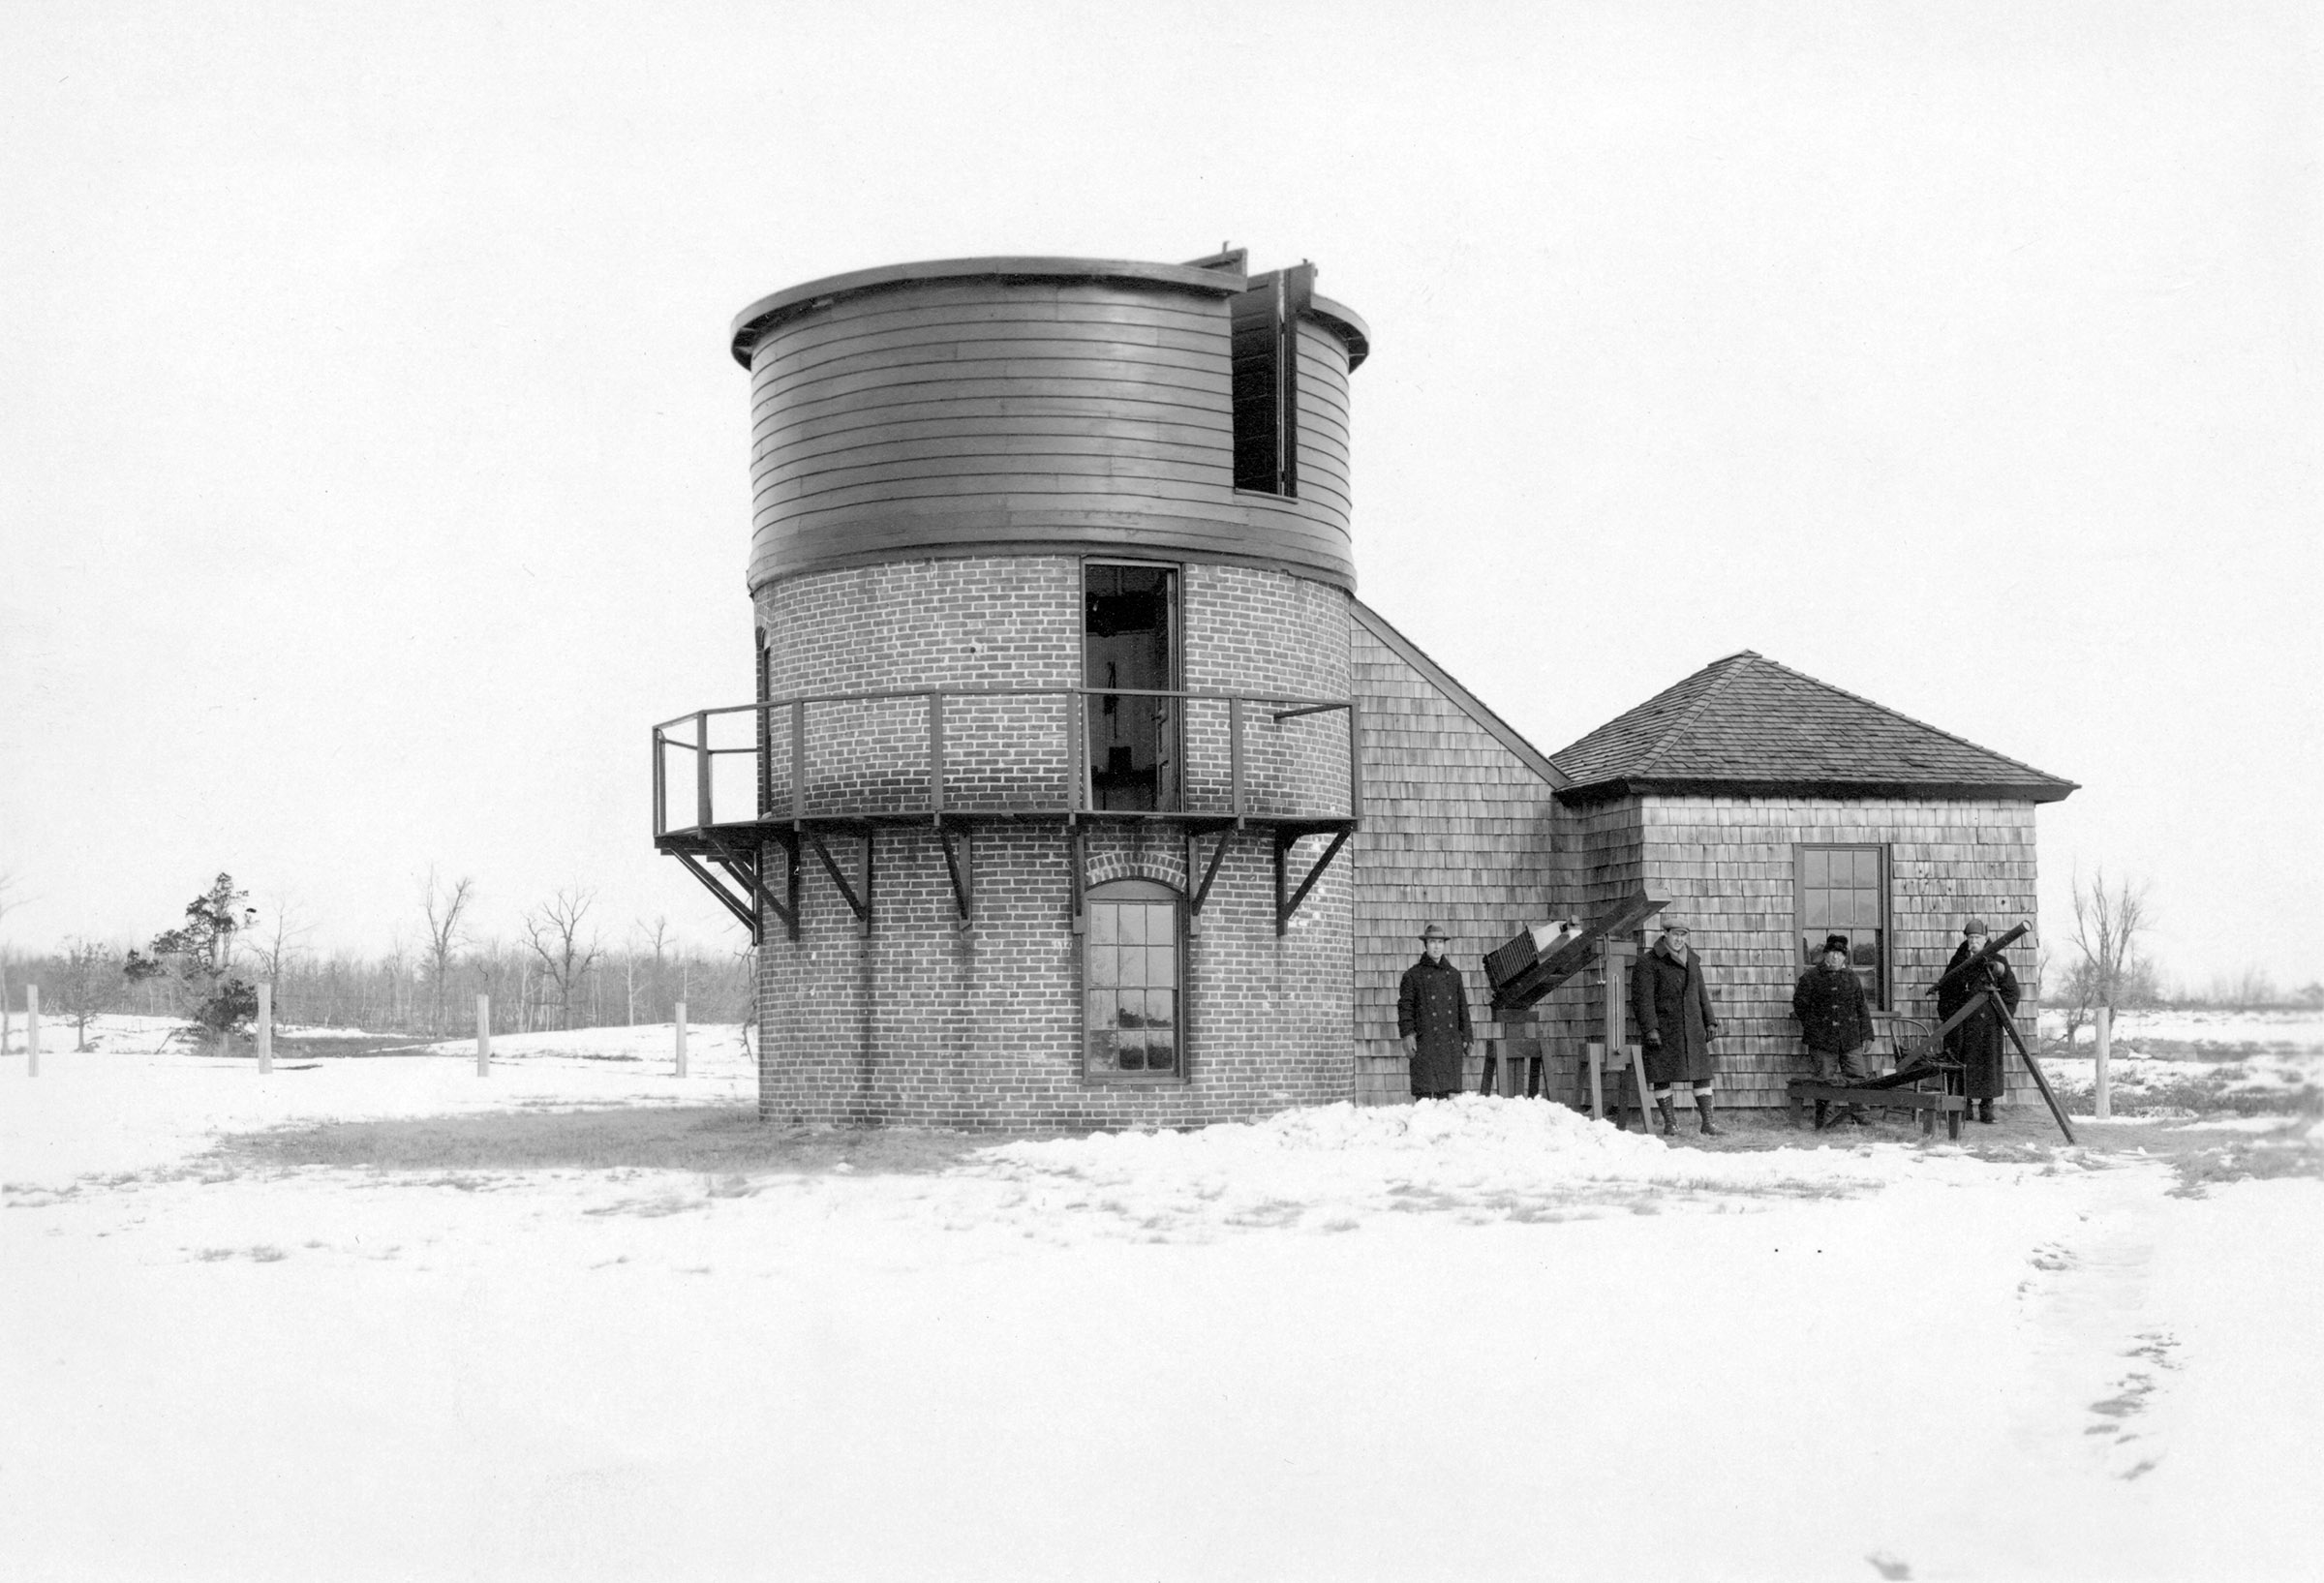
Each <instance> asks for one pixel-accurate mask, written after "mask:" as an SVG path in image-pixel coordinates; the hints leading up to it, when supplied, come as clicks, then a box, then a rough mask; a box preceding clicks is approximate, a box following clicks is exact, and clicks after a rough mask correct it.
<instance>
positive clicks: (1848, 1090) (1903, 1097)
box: [1785, 1078, 1969, 1141]
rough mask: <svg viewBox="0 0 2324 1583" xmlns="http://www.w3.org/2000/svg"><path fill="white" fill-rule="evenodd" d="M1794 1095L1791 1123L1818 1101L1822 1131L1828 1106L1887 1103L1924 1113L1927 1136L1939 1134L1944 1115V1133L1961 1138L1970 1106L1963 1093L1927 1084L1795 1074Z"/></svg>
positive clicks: (1791, 1091)
mask: <svg viewBox="0 0 2324 1583" xmlns="http://www.w3.org/2000/svg"><path fill="white" fill-rule="evenodd" d="M1785 1086H1786V1089H1787V1091H1788V1092H1789V1094H1790V1096H1791V1125H1793V1126H1794V1127H1796V1126H1798V1125H1799V1124H1800V1122H1801V1120H1802V1119H1803V1118H1804V1116H1805V1113H1806V1109H1807V1105H1808V1102H1809V1101H1811V1100H1813V1101H1814V1102H1815V1104H1816V1128H1817V1130H1818V1131H1819V1132H1820V1131H1822V1130H1823V1128H1824V1126H1825V1124H1826V1109H1827V1107H1829V1106H1833V1105H1885V1106H1894V1107H1901V1108H1903V1109H1906V1110H1911V1111H1918V1112H1919V1114H1920V1130H1921V1133H1922V1135H1923V1136H1924V1137H1930V1138H1934V1137H1935V1136H1936V1135H1937V1118H1938V1117H1939V1116H1940V1115H1942V1116H1943V1117H1944V1135H1945V1137H1947V1138H1949V1139H1953V1140H1955V1141H1958V1140H1959V1139H1960V1137H1961V1118H1962V1116H1963V1114H1964V1113H1965V1112H1966V1111H1968V1110H1969V1101H1968V1100H1966V1099H1964V1098H1962V1096H1960V1095H1959V1094H1946V1093H1940V1092H1935V1091H1933V1090H1930V1089H1927V1088H1907V1087H1903V1086H1898V1085H1891V1086H1881V1087H1867V1086H1865V1085H1864V1084H1862V1083H1841V1082H1819V1081H1817V1080H1816V1079H1814V1078H1793V1079H1792V1080H1791V1081H1790V1082H1789V1083H1788V1084H1786V1085H1785Z"/></svg>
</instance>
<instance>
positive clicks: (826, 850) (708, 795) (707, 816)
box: [654, 687, 1363, 944]
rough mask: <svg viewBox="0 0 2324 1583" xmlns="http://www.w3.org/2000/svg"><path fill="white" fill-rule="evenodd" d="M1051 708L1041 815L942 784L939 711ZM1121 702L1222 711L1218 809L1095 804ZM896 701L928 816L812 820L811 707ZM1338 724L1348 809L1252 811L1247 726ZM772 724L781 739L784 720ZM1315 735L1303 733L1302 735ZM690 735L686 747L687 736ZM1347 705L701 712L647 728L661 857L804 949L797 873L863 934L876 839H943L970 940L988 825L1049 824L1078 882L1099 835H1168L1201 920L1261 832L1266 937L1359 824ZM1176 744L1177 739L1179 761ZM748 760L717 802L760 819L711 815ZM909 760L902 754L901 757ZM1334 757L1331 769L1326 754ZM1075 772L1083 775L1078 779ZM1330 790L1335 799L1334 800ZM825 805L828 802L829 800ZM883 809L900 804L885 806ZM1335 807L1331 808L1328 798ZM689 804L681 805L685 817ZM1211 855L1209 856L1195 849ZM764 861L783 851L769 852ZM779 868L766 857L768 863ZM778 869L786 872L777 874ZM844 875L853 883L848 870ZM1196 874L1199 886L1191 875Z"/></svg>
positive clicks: (1219, 697) (1102, 695)
mask: <svg viewBox="0 0 2324 1583" xmlns="http://www.w3.org/2000/svg"><path fill="white" fill-rule="evenodd" d="M1039 696H1050V697H1055V698H1056V699H1057V700H1058V701H1059V703H1060V704H1061V705H1062V706H1063V707H1062V708H1061V709H1060V711H1059V712H1058V715H1057V716H1056V717H1057V720H1058V723H1059V726H1060V728H1061V730H1060V735H1061V738H1062V740H1061V741H1060V740H1059V737H1057V736H1051V737H1048V738H1047V740H1046V741H1042V740H1040V735H1039V734H1036V738H1035V740H1034V741H1032V742H1030V743H1028V745H1027V746H1028V748H1029V749H1030V750H1033V751H1043V750H1046V751H1050V752H1053V753H1054V752H1055V751H1057V750H1058V749H1060V748H1061V749H1062V751H1063V758H1064V764H1065V769H1064V771H1063V773H1062V774H1060V775H1058V776H1056V777H1055V781H1054V782H1053V784H1054V785H1055V791H1056V793H1057V795H1056V797H1055V799H1054V800H1053V801H1050V802H1047V803H1037V804H1033V805H1031V806H1017V805H1012V804H1010V803H1005V802H1004V803H995V804H994V805H993V806H985V805H983V804H982V803H980V802H978V801H975V800H974V798H975V792H974V789H973V788H966V790H967V791H968V798H967V799H966V800H963V797H962V791H963V788H961V787H959V786H958V785H957V784H956V785H955V786H951V787H948V786H947V784H946V775H945V766H946V761H947V746H948V743H947V732H946V727H945V717H946V708H945V703H946V700H947V699H954V700H964V699H991V698H994V697H1018V698H1023V697H1039ZM1118 696H1145V697H1157V698H1166V699H1172V700H1177V701H1180V702H1181V703H1184V704H1192V703H1195V702H1208V703H1222V704H1224V705H1225V706H1226V707H1225V709H1224V711H1223V712H1222V713H1223V715H1224V717H1225V731H1224V733H1223V736H1224V738H1225V740H1224V742H1223V743H1219V742H1216V741H1213V742H1211V743H1209V744H1208V746H1211V747H1212V749H1213V750H1214V751H1215V750H1216V748H1217V747H1218V746H1224V747H1225V749H1226V752H1225V755H1224V757H1225V760H1226V763H1227V766H1228V778H1227V784H1226V785H1224V786H1223V787H1214V788H1213V789H1212V792H1211V797H1212V798H1215V799H1217V801H1215V802H1210V803H1209V804H1208V806H1203V803H1202V802H1198V803H1197V806H1193V807H1175V808H1113V807H1098V806H1096V805H1097V804H1098V803H1099V801H1100V797H1099V790H1100V788H1098V787H1097V786H1094V785H1093V784H1092V779H1091V771H1090V768H1089V766H1088V762H1087V757H1088V755H1087V751H1086V744H1085V738H1084V734H1083V732H1084V725H1083V722H1084V719H1085V715H1086V708H1085V706H1086V704H1087V702H1088V701H1089V700H1091V699H1100V700H1102V699H1108V698H1113V697H1118ZM896 700H924V701H925V707H926V717H927V731H928V739H927V746H926V750H925V754H924V755H921V756H919V757H918V761H917V762H913V763H907V764H903V765H900V766H898V767H897V768H898V770H899V772H900V773H901V774H902V776H904V777H905V779H906V782H907V784H908V783H909V782H911V781H918V782H920V783H921V784H922V785H923V786H924V787H925V790H924V791H923V792H922V793H921V794H920V796H921V798H922V806H921V807H917V808H897V807H875V808H874V807H846V806H845V805H844V802H843V801H841V800H840V799H838V798H831V797H830V794H828V793H826V794H822V795H823V797H825V798H830V800H831V801H841V806H840V807H818V808H813V809H812V810H811V811H810V803H811V802H812V801H815V800H817V794H815V793H813V792H812V791H810V786H811V783H812V774H811V772H812V769H813V765H812V763H811V761H810V756H809V747H810V735H809V723H808V721H809V711H810V708H812V707H815V706H832V705H841V706H845V705H858V704H864V703H871V702H893V701H896ZM738 715H740V716H749V718H748V719H747V720H745V721H743V722H741V723H744V724H747V725H748V726H749V728H750V731H749V739H748V740H747V741H745V742H742V743H739V744H735V745H733V746H716V745H715V743H714V742H713V737H714V734H715V723H716V722H719V721H724V722H725V723H726V724H729V725H731V724H734V723H736V722H735V721H733V720H732V719H731V718H730V717H732V716H738ZM1326 715H1341V716H1342V717H1343V718H1344V722H1345V730H1346V741H1345V744H1344V752H1345V760H1344V762H1345V763H1346V765H1347V782H1346V793H1345V799H1344V807H1330V806H1328V805H1327V806H1323V807H1314V806H1310V807H1296V806H1295V807H1283V806H1282V805H1283V803H1284V802H1285V798H1284V795H1283V793H1282V791H1281V790H1280V788H1278V787H1270V788H1269V792H1268V794H1267V796H1266V797H1265V798H1264V801H1266V802H1267V803H1269V804H1270V805H1273V806H1271V807H1266V808H1261V807H1254V806H1253V804H1254V802H1256V801H1261V799H1257V798H1254V797H1253V795H1252V794H1251V792H1250V789H1249V786H1248V784H1247V781H1246V775H1245V734H1246V724H1245V721H1246V717H1248V718H1251V719H1258V718H1262V717H1264V718H1268V719H1269V720H1271V724H1272V727H1273V728H1274V729H1276V730H1278V731H1280V730H1282V729H1283V728H1284V727H1285V725H1286V722H1294V721H1304V720H1307V719H1309V718H1310V717H1315V716H1326ZM779 721H780V722H781V728H780V734H779V725H778V722H779ZM1180 729H1181V731H1182V732H1183V736H1184V739H1186V740H1199V737H1200V736H1201V735H1204V733H1198V732H1197V731H1196V730H1194V729H1191V728H1186V727H1181V728H1180ZM1310 729H1312V728H1310ZM682 731H683V732H686V733H687V734H686V735H680V734H678V733H680V732H682ZM1360 740H1361V739H1360V736H1359V727H1358V720H1357V715H1356V708H1355V705H1354V704H1353V703H1352V702H1351V701H1350V700H1347V699H1312V698H1279V697H1265V696H1254V695H1250V694H1227V693H1196V692H1169V693H1133V692H1130V691H1128V690H1127V689H1113V688H1107V689H1096V688H1080V687H1076V688H1048V689H982V690H966V691H943V690H938V691H928V692H882V693H867V694H853V695H836V696H826V697H817V698H794V699H789V700H783V701H780V702H775V701H771V702H768V703H764V704H755V705H752V704H746V705H738V706H733V707H731V708H726V709H720V710H703V711H698V712H696V713H695V714H693V715H681V716H679V717H678V718H677V719H675V720H670V721H665V722H663V723H662V724H661V725H657V726H656V727H655V728H654V845H655V848H656V850H657V851H660V852H662V853H665V854H667V855H668V856H670V857H674V858H676V859H677V860H678V861H679V862H680V863H682V864H684V865H685V866H686V867H687V868H688V871H690V872H691V873H692V874H693V875H694V877H695V878H696V879H698V880H700V881H701V882H702V884H703V885H704V886H705V887H707V888H708V889H709V890H710V892H711V894H712V895H713V896H714V897H716V898H717V899H718V900H719V904H720V905H722V906H724V907H725V908H726V910H727V911H728V912H729V913H731V914H732V915H733V916H734V918H735V919H736V921H737V922H739V923H741V924H742V925H743V926H744V927H745V928H749V930H750V937H751V940H752V942H753V943H754V944H755V943H758V942H759V940H760V938H761V932H762V924H763V920H764V919H766V918H769V917H772V918H774V919H776V920H777V921H778V922H780V924H781V925H782V926H783V928H785V930H786V931H787V932H788V934H789V935H790V937H791V938H792V939H794V940H796V939H797V938H798V937H799V890H800V876H801V870H802V869H803V868H805V867H806V866H807V862H808V859H809V858H810V857H811V858H813V859H814V860H815V862H816V863H817V864H818V865H819V866H820V867H821V868H822V869H823V870H824V871H825V872H826V873H827V874H828V875H829V876H830V879H831V881H832V883H833V885H834V886H835V887H836V888H837V889H838V891H839V892H840V894H841V896H842V897H843V898H845V899H846V901H847V904H848V906H849V908H850V909H851V910H852V911H853V912H854V913H855V915H856V919H857V921H858V923H859V924H860V925H861V927H862V928H863V929H864V931H865V932H866V933H869V932H870V931H871V918H872V902H873V897H874V892H875V874H874V868H873V855H874V850H875V847H874V842H873V837H874V836H875V835H876V834H877V833H878V832H879V831H882V830H929V831H933V832H934V834H935V835H936V837H937V839H938V840H939V841H940V842H941V844H942V847H943V853H944V863H945V868H946V870H947V876H948V878H949V879H950V882H951V888H952V895H953V899H954V902H955V905H956V907H957V909H958V918H957V920H956V925H957V927H959V928H969V927H970V926H971V925H972V924H973V922H974V918H975V844H976V843H975V833H976V831H977V830H978V829H979V828H980V827H983V828H990V827H993V826H1018V827H1024V826H1051V827H1055V829H1057V830H1058V831H1059V832H1060V834H1061V835H1062V837H1064V839H1065V840H1066V841H1067V842H1068V843H1069V844H1070V845H1071V847H1072V849H1073V854H1074V860H1075V861H1074V866H1073V872H1074V873H1076V874H1077V875H1078V874H1081V873H1083V872H1085V871H1086V870H1085V868H1084V866H1083V864H1082V863H1081V862H1080V855H1081V843H1082V841H1083V838H1084V836H1085V834H1086V831H1087V830H1088V829H1089V828H1090V827H1092V826H1109V827H1124V826H1129V827H1141V826H1142V827H1147V828H1153V827H1157V826H1159V827H1162V828H1165V829H1169V830H1173V831H1177V832H1178V833H1180V834H1181V835H1182V836H1183V837H1184V838H1185V840H1186V843H1187V853H1186V856H1187V877H1188V884H1189V890H1188V895H1187V905H1188V911H1189V914H1190V915H1191V917H1193V918H1195V919H1197V920H1199V918H1200V917H1201V914H1202V909H1203V905H1204V903H1205V902H1206V901H1207V900H1208V898H1209V894H1210V886H1211V882H1212V881H1213V880H1215V879H1216V878H1217V876H1218V869H1219V865H1220V864H1221V862H1222V861H1223V860H1224V859H1225V857H1226V854H1227V850H1228V848H1229V847H1230V846H1232V845H1234V844H1235V842H1236V841H1237V840H1238V839H1242V838H1251V837H1256V836H1257V835H1258V833H1261V832H1264V833H1265V837H1266V839H1267V841H1268V843H1269V846H1270V847H1271V848H1272V849H1273V857H1274V873H1275V928H1276V931H1277V932H1278V933H1281V932H1284V931H1286V930H1287V929H1288V928H1289V927H1290V921H1291V919H1292V917H1293V915H1294V914H1296V913H1297V912H1298V910H1299V907H1300V903H1301V902H1302V901H1304V900H1305V899H1306V898H1307V896H1308V894H1309V893H1310V892H1311V891H1312V890H1313V889H1314V888H1315V885H1316V882H1317V881H1318V880H1319V879H1321V878H1322V877H1323V874H1324V871H1325V869H1326V868H1329V867H1330V863H1331V860H1332V859H1333V858H1334V857H1336V856H1338V854H1339V851H1340V849H1341V848H1342V847H1343V846H1345V845H1346V844H1347V842H1348V840H1349V838H1350V837H1352V836H1353V835H1354V834H1355V832H1356V831H1357V829H1358V828H1359V827H1360V826H1361V822H1362V808H1363V790H1362V787H1363V778H1362V767H1361V762H1360V759H1359V753H1358V746H1359V743H1360ZM786 744H787V769H788V772H789V773H787V774H786V776H785V778H786V781H787V782H788V783H787V784H784V785H780V786H778V785H777V784H776V783H775V781H774V778H773V774H772V771H773V767H774V764H775V762H776V760H777V758H778V756H779V755H778V752H777V748H778V747H779V746H784V745H786ZM1184 746H1185V741H1184V740H1182V741H1181V743H1180V751H1181V753H1182V752H1183V749H1184ZM673 753H685V754H690V755H691V757H692V765H691V768H692V774H691V775H690V776H670V775H669V774H668V760H669V757H670V755H671V754H673ZM736 756H748V757H749V758H751V759H752V760H753V763H754V768H755V770H756V775H755V776H754V787H755V796H754V797H753V798H748V799H746V798H741V797H728V798H726V799H725V801H727V802H729V803H731V802H742V803H743V805H744V807H749V806H750V804H751V803H752V802H755V803H756V805H757V808H758V811H756V812H755V813H754V814H751V815H749V816H747V817H739V818H738V817H733V816H732V815H728V816H726V817H720V815H721V814H722V813H725V812H726V810H725V809H724V808H722V807H720V806H719V804H720V801H721V799H720V797H719V788H718V787H717V786H716V785H715V784H714V776H715V773H716V771H717V770H718V765H719V760H720V759H723V758H732V757H736ZM911 756H912V755H907V758H909V757H911ZM1333 756H1334V757H1335V758H1336V757H1337V751H1336V750H1335V751H1334V753H1333ZM1076 766H1078V770H1077V768H1076ZM673 780H675V781H676V783H678V784H680V785H685V784H687V783H688V781H689V780H690V782H691V784H692V789H693V793H694V795H693V796H692V797H691V798H689V799H688V802H689V803H691V804H692V807H691V808H690V810H689V811H691V812H692V813H693V814H694V816H695V817H694V821H693V822H692V823H691V824H687V825H677V826H673V825H672V824H671V822H670V813H671V811H672V810H671V807H670V803H671V799H670V797H669V789H670V785H671V783H672V782H673ZM1332 790H1334V791H1335V790H1336V788H1332ZM887 795H888V796H889V797H890V798H891V799H892V797H893V792H892V791H890V792H889V793H888V794H887ZM1338 800H1339V799H1337V798H1333V799H1332V801H1338ZM682 806H683V805H682ZM1310 836H1329V837H1331V839H1330V844H1329V846H1328V847H1327V848H1326V849H1325V850H1324V852H1323V853H1322V854H1321V855H1320V856H1318V857H1317V858H1316V859H1315V861H1314V863H1313V864H1312V865H1311V866H1309V867H1308V868H1307V870H1306V872H1305V873H1304V875H1302V876H1300V877H1299V878H1298V880H1297V882H1296V883H1295V882H1294V879H1293V875H1292V872H1291V868H1292V863H1291V854H1292V850H1293V848H1294V847H1295V846H1296V845H1297V843H1298V842H1299V841H1300V840H1301V839H1302V838H1304V837H1310ZM1206 838H1208V842H1209V845H1208V852H1207V853H1206V852H1205V851H1204V842H1205V840H1206ZM835 842H839V843H850V842H852V843H860V856H859V857H858V858H857V860H856V861H855V862H854V863H853V864H852V865H842V864H841V861H840V859H839V857H838V856H836V855H835V854H834V852H833V850H832V848H833V845H834V843H835ZM771 849H779V856H773V854H772V852H771ZM771 857H772V861H771ZM778 865H779V868H780V871H770V870H771V869H774V868H777V866H778ZM851 868H852V873H851V872H850V869H851ZM1198 875H1199V878H1198ZM1073 910H1074V918H1075V924H1076V927H1077V928H1078V927H1079V923H1080V918H1081V913H1082V895H1081V888H1080V887H1079V886H1078V885H1077V886H1076V887H1075V891H1074V897H1073Z"/></svg>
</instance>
